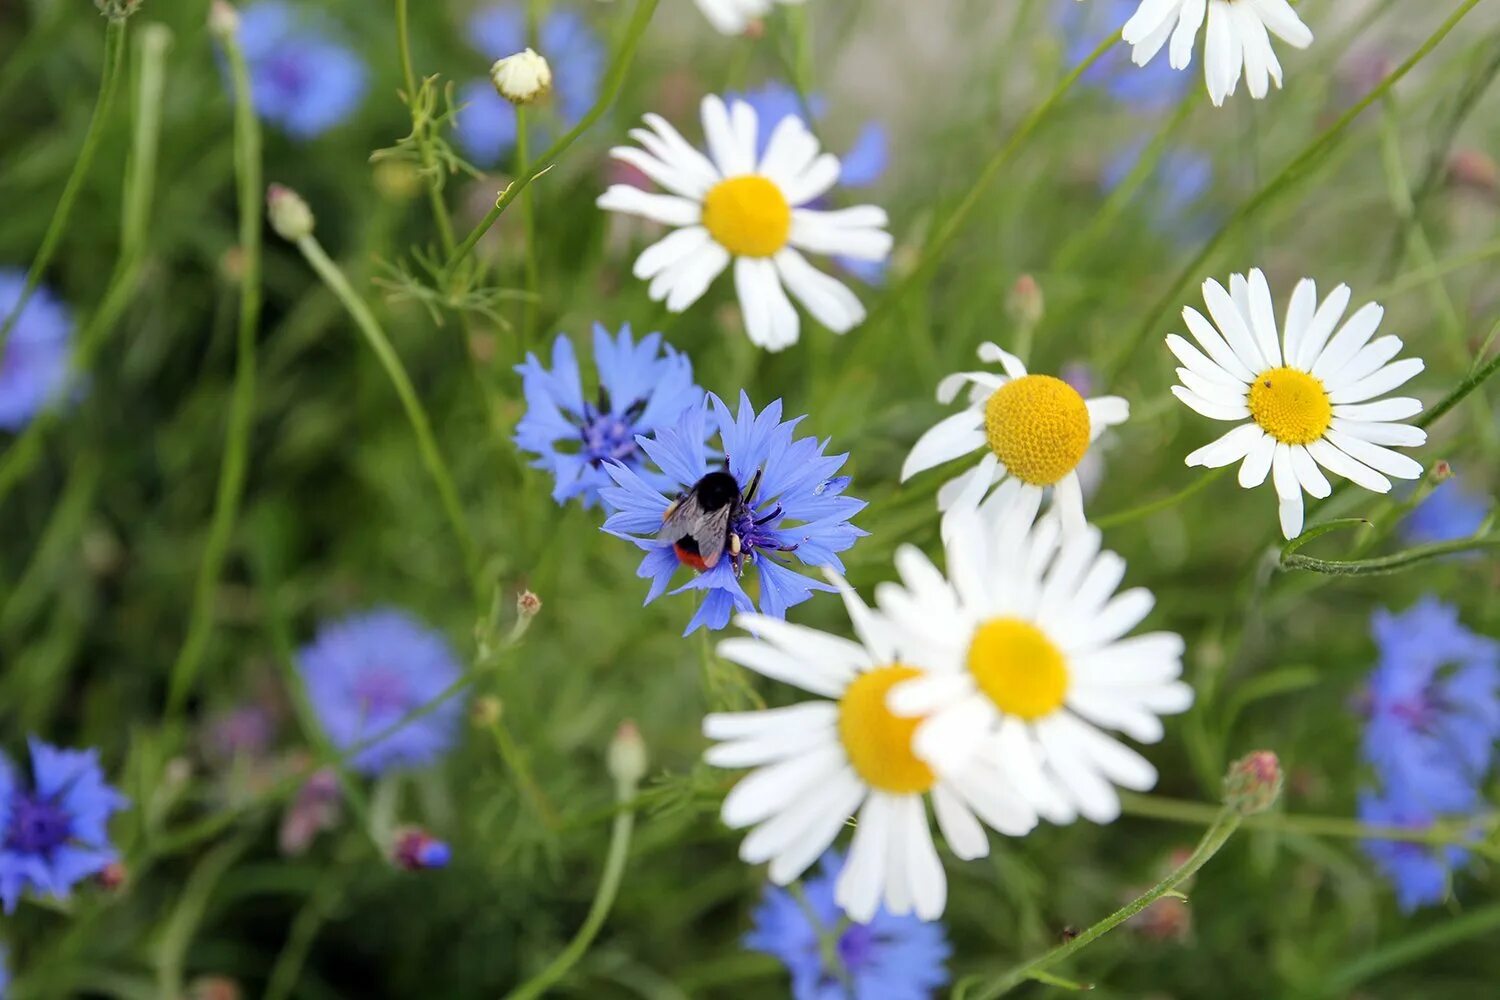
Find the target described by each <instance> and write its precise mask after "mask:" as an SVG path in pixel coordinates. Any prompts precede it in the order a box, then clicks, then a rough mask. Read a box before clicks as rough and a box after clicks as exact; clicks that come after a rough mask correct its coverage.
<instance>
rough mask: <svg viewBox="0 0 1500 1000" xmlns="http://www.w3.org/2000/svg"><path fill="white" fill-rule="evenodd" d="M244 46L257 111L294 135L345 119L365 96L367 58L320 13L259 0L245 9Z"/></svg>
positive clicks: (315, 133) (242, 24) (313, 133)
mask: <svg viewBox="0 0 1500 1000" xmlns="http://www.w3.org/2000/svg"><path fill="white" fill-rule="evenodd" d="M240 46H241V47H242V48H243V49H244V52H245V62H246V64H247V65H248V66H249V69H250V89H251V93H252V95H253V97H254V98H255V110H256V111H257V112H258V113H259V114H260V116H261V117H262V118H264V119H265V120H266V121H268V122H272V123H274V124H276V125H278V126H280V127H281V128H282V129H283V130H284V131H285V132H286V133H287V134H288V135H290V136H292V137H293V138H295V139H311V138H313V137H314V136H318V135H321V134H322V133H324V132H326V131H328V130H329V129H330V128H333V127H334V126H335V125H338V124H339V123H341V122H343V121H344V120H345V119H346V118H348V117H349V116H350V115H351V114H353V113H354V111H355V109H356V108H358V107H359V103H360V101H361V100H362V99H363V98H364V96H365V89H366V85H367V83H368V80H367V77H368V73H367V71H366V69H365V64H364V61H363V60H362V59H360V57H359V56H358V55H356V54H355V52H354V50H353V49H351V48H349V47H348V46H347V45H344V44H343V43H342V42H340V41H338V40H336V38H335V37H334V36H333V34H331V33H330V32H329V30H328V28H327V27H326V25H325V24H324V23H323V21H322V20H321V19H320V18H318V17H315V16H312V15H308V14H305V13H304V12H303V11H301V10H299V9H297V8H295V7H293V6H292V5H290V4H287V3H283V2H281V0H260V2H259V3H252V4H248V5H247V6H246V7H245V8H244V9H243V10H241V11H240Z"/></svg>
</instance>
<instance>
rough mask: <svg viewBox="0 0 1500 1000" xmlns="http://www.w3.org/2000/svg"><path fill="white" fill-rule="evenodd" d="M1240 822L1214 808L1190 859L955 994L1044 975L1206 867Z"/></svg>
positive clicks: (990, 990) (999, 989) (990, 992)
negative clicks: (1084, 925) (1083, 926)
mask: <svg viewBox="0 0 1500 1000" xmlns="http://www.w3.org/2000/svg"><path fill="white" fill-rule="evenodd" d="M1240 822H1241V817H1240V814H1239V813H1237V812H1235V811H1234V810H1233V809H1229V808H1227V807H1226V808H1221V809H1218V810H1217V815H1216V817H1215V818H1214V821H1213V823H1212V825H1210V826H1209V828H1208V829H1207V830H1206V831H1205V832H1204V834H1203V839H1202V840H1200V841H1198V846H1197V848H1196V849H1194V851H1193V853H1192V856H1191V857H1189V858H1188V859H1187V860H1186V861H1184V862H1183V863H1182V866H1181V867H1180V868H1178V869H1177V870H1176V871H1174V872H1172V873H1171V874H1170V875H1168V876H1167V877H1166V878H1164V879H1162V880H1161V881H1160V882H1158V883H1156V885H1154V886H1152V887H1151V888H1150V889H1149V890H1147V891H1146V892H1145V893H1143V894H1142V895H1140V896H1137V897H1136V898H1135V899H1133V900H1131V901H1130V902H1129V903H1126V904H1125V905H1124V906H1122V907H1121V908H1120V909H1118V910H1116V911H1115V912H1114V913H1111V914H1110V915H1109V916H1107V917H1105V918H1104V919H1103V920H1101V921H1099V922H1098V923H1097V924H1094V925H1093V926H1092V927H1090V928H1088V929H1087V930H1085V931H1084V932H1083V933H1082V934H1079V935H1078V936H1077V937H1075V938H1073V939H1072V940H1071V941H1067V942H1064V943H1063V944H1060V945H1058V946H1057V947H1056V948H1053V949H1052V950H1051V951H1049V952H1047V953H1046V954H1044V955H1040V956H1038V957H1037V958H1034V959H1032V960H1031V961H1029V962H1027V963H1025V964H1024V965H1019V966H1017V967H1016V968H1014V969H1012V970H1011V971H1009V972H1007V973H1006V974H1005V975H1003V976H1001V977H1000V978H999V979H996V980H995V981H993V982H992V983H990V985H989V986H987V987H985V988H984V989H983V990H981V991H980V992H979V993H976V994H975V995H974V996H973V997H972V998H969V997H968V995H967V991H963V990H960V991H959V993H958V995H959V996H963V997H965V1000H993V998H994V997H998V996H1000V995H1002V994H1004V993H1007V992H1009V991H1010V990H1012V989H1014V988H1015V987H1017V986H1019V985H1020V984H1021V983H1023V982H1025V981H1026V980H1028V979H1031V978H1033V977H1034V976H1036V975H1038V974H1041V973H1044V972H1045V971H1046V970H1047V969H1050V968H1051V967H1052V966H1054V965H1056V964H1058V963H1059V962H1061V961H1063V960H1064V959H1067V958H1069V957H1071V956H1072V955H1074V954H1075V953H1077V952H1079V951H1082V950H1083V949H1084V948H1087V947H1088V946H1089V945H1090V944H1092V943H1093V942H1094V941H1096V940H1098V939H1099V938H1101V937H1103V936H1104V935H1105V934H1108V933H1109V932H1110V931H1112V930H1114V929H1115V928H1116V927H1118V926H1120V925H1121V924H1123V923H1124V922H1125V921H1127V920H1129V919H1130V918H1131V917H1133V916H1135V915H1136V914H1137V913H1140V912H1141V911H1142V910H1144V909H1145V908H1146V907H1148V906H1150V905H1151V904H1152V903H1154V902H1156V901H1157V900H1158V899H1160V898H1161V897H1163V896H1165V895H1167V894H1168V893H1170V892H1173V891H1175V890H1176V888H1177V887H1178V886H1179V885H1181V884H1182V883H1183V882H1186V881H1187V880H1188V879H1190V878H1192V877H1193V875H1195V874H1197V872H1198V869H1200V868H1202V867H1203V866H1204V865H1205V864H1207V863H1208V860H1209V858H1212V857H1213V856H1214V855H1215V854H1217V853H1218V852H1219V849H1220V848H1221V847H1223V846H1224V844H1225V843H1226V842H1227V841H1228V840H1229V838H1230V837H1231V836H1232V835H1233V834H1234V831H1235V830H1236V829H1238V828H1239V825H1240Z"/></svg>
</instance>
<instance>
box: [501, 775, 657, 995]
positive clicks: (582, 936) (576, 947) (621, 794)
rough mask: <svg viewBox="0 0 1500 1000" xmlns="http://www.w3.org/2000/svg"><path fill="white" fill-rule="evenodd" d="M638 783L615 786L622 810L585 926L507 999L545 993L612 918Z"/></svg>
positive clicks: (616, 796) (583, 953) (621, 878)
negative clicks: (543, 967) (554, 956)
mask: <svg viewBox="0 0 1500 1000" xmlns="http://www.w3.org/2000/svg"><path fill="white" fill-rule="evenodd" d="M638 784H639V783H638V782H635V781H629V782H619V783H618V785H617V787H616V789H615V798H616V800H617V801H618V802H619V804H620V806H621V810H620V812H619V813H617V814H616V815H615V821H614V824H613V826H612V828H611V830H610V836H609V853H608V855H606V857H605V859H604V874H603V875H602V876H601V877H600V879H599V887H598V888H597V889H595V890H594V901H593V903H592V904H591V905H590V906H589V912H588V916H587V917H585V918H584V921H583V925H582V926H581V927H579V928H578V933H577V934H575V935H574V936H573V940H572V941H570V942H568V946H567V947H566V948H564V949H563V950H562V953H561V954H559V955H558V956H557V957H556V958H554V959H553V960H552V962H551V963H550V964H549V965H548V966H547V967H546V968H545V969H543V970H542V971H541V972H539V973H537V974H536V975H535V976H532V977H531V978H530V979H528V980H527V981H526V982H524V983H522V984H521V985H520V986H517V987H516V988H515V989H513V990H511V991H510V992H509V993H507V994H505V1000H534V998H535V997H540V996H543V995H544V994H546V992H547V991H548V990H549V989H550V988H551V987H552V986H553V985H554V984H556V983H557V982H558V981H559V980H561V979H562V977H563V976H565V975H567V973H568V970H569V969H571V968H572V967H573V966H574V965H576V964H577V963H578V960H579V959H580V958H582V957H583V956H584V955H585V954H586V953H587V952H588V949H589V945H590V944H592V943H593V941H594V938H595V937H596V936H597V935H598V933H599V930H600V929H601V928H602V927H603V926H604V921H605V920H606V919H607V918H608V917H609V911H610V909H611V907H613V906H614V904H615V897H616V896H617V895H619V892H620V882H621V881H622V880H623V879H624V877H625V861H626V859H627V858H628V857H629V855H630V836H631V833H632V832H633V831H634V829H635V810H636V802H635V792H636V788H637V787H638Z"/></svg>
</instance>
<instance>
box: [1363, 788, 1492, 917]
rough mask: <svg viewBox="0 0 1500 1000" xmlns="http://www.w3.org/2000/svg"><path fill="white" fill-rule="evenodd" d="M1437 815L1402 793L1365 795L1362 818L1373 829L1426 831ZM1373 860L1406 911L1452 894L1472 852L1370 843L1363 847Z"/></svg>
mask: <svg viewBox="0 0 1500 1000" xmlns="http://www.w3.org/2000/svg"><path fill="white" fill-rule="evenodd" d="M1434 818H1435V817H1434V816H1433V814H1432V813H1431V812H1429V811H1428V810H1426V809H1424V808H1423V807H1421V806H1420V805H1416V804H1414V803H1412V802H1411V801H1410V800H1407V799H1404V798H1402V797H1401V796H1400V794H1399V793H1398V794H1396V795H1391V794H1387V795H1384V796H1382V795H1377V794H1376V793H1374V792H1361V793H1360V796H1359V819H1360V822H1362V823H1368V824H1370V825H1372V826H1402V827H1409V828H1411V829H1413V830H1425V829H1427V828H1428V827H1430V826H1432V823H1433V820H1434ZM1360 846H1361V847H1363V848H1364V852H1365V854H1367V855H1369V857H1370V860H1371V861H1373V862H1375V866H1376V867H1377V868H1379V869H1380V871H1381V873H1382V874H1384V875H1385V877H1386V879H1387V880H1388V881H1389V882H1390V883H1391V885H1392V886H1393V887H1394V888H1395V890H1396V902H1397V904H1399V905H1400V907H1401V910H1402V912H1404V913H1410V912H1412V911H1413V910H1415V909H1417V908H1418V907H1422V906H1431V905H1432V904H1434V903H1440V902H1442V901H1443V899H1444V897H1446V896H1447V894H1448V883H1449V880H1450V879H1451V877H1452V872H1453V869H1455V868H1459V867H1462V866H1463V865H1464V864H1466V863H1467V862H1468V859H1469V852H1468V851H1466V850H1464V849H1463V848H1462V847H1455V846H1453V845H1451V844H1450V845H1437V844H1417V843H1411V842H1409V841H1402V840H1366V841H1362V842H1361V844H1360Z"/></svg>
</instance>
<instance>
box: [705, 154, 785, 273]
mask: <svg viewBox="0 0 1500 1000" xmlns="http://www.w3.org/2000/svg"><path fill="white" fill-rule="evenodd" d="M703 225H704V226H705V227H706V228H707V229H708V232H709V235H711V236H712V237H713V238H714V240H715V241H716V242H717V243H718V244H719V245H720V246H721V247H723V248H724V249H725V250H728V251H729V252H730V253H732V254H737V255H738V256H741V257H770V256H771V255H773V254H775V253H776V252H777V251H778V250H780V249H781V248H782V247H784V246H786V241H787V237H788V236H790V235H791V232H792V207H791V206H790V205H788V204H787V200H786V196H785V195H783V194H782V193H781V189H780V188H779V187H777V186H776V185H775V184H774V183H773V182H771V181H770V180H768V179H767V178H765V177H761V176H760V175H758V174H747V175H745V176H744V177H731V178H730V179H729V180H727V181H720V182H719V183H718V184H715V185H714V186H713V187H712V188H710V189H709V192H708V194H706V195H705V196H704V197H703Z"/></svg>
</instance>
